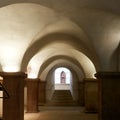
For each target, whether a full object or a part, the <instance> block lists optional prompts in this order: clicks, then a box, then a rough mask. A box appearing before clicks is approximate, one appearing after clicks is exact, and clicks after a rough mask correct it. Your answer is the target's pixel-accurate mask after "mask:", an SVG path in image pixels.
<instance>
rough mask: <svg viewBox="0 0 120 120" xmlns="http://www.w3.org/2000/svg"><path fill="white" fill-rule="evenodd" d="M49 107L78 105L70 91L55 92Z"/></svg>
mask: <svg viewBox="0 0 120 120" xmlns="http://www.w3.org/2000/svg"><path fill="white" fill-rule="evenodd" d="M48 105H53V106H75V105H77V103H76V102H75V101H74V100H73V98H72V95H71V92H70V90H55V91H54V94H53V97H52V100H51V101H50V102H49V103H48Z"/></svg>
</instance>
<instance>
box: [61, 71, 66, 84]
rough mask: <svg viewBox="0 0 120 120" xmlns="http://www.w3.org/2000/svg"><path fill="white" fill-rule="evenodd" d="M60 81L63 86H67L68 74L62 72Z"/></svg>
mask: <svg viewBox="0 0 120 120" xmlns="http://www.w3.org/2000/svg"><path fill="white" fill-rule="evenodd" d="M60 81H61V84H66V73H65V72H64V71H62V72H61V74H60Z"/></svg>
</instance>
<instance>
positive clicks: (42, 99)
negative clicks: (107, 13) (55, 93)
mask: <svg viewBox="0 0 120 120" xmlns="http://www.w3.org/2000/svg"><path fill="white" fill-rule="evenodd" d="M45 102H46V82H45V81H40V82H39V104H40V105H43V104H45Z"/></svg>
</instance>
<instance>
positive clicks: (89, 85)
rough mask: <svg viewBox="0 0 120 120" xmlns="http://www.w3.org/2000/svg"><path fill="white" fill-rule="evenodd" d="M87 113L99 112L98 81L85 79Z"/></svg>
mask: <svg viewBox="0 0 120 120" xmlns="http://www.w3.org/2000/svg"><path fill="white" fill-rule="evenodd" d="M84 81H85V112H90V113H93V112H98V81H97V80H96V79H93V78H85V79H84Z"/></svg>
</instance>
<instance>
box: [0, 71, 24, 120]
mask: <svg viewBox="0 0 120 120" xmlns="http://www.w3.org/2000/svg"><path fill="white" fill-rule="evenodd" d="M0 76H2V77H3V85H4V86H5V88H6V90H7V92H8V93H9V95H10V98H8V99H3V120H24V79H25V77H26V74H25V73H22V72H15V73H7V72H0ZM3 96H5V94H3Z"/></svg>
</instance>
